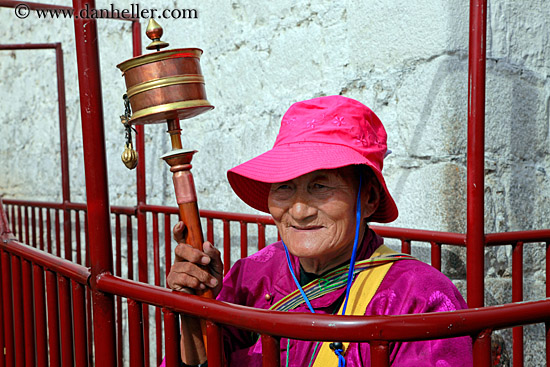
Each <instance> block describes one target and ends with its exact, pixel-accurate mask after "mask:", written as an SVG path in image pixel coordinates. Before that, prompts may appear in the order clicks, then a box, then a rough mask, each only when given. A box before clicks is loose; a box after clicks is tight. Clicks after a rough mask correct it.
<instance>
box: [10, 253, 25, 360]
mask: <svg viewBox="0 0 550 367" xmlns="http://www.w3.org/2000/svg"><path fill="white" fill-rule="evenodd" d="M11 276H12V291H13V329H14V342H15V365H16V366H24V365H25V326H24V325H25V324H24V321H23V284H22V281H21V259H20V258H19V257H18V256H12V257H11Z"/></svg>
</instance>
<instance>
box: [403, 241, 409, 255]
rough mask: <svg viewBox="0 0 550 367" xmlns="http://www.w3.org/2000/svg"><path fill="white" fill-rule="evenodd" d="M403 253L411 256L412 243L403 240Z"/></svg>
mask: <svg viewBox="0 0 550 367" xmlns="http://www.w3.org/2000/svg"><path fill="white" fill-rule="evenodd" d="M401 252H402V253H404V254H409V255H410V254H411V241H408V240H401Z"/></svg>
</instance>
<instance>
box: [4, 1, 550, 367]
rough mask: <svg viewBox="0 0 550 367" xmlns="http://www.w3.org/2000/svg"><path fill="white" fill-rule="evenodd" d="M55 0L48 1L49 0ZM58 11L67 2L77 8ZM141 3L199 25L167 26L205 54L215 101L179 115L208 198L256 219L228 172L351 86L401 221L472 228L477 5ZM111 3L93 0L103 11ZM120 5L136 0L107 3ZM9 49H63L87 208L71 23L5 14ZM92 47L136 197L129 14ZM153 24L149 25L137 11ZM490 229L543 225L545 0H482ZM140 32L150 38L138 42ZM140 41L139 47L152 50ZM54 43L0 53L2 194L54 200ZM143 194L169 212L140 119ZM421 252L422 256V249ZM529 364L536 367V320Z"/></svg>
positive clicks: (494, 293) (121, 174)
mask: <svg viewBox="0 0 550 367" xmlns="http://www.w3.org/2000/svg"><path fill="white" fill-rule="evenodd" d="M51 3H54V1H51ZM58 3H59V4H64V5H70V2H68V1H59V2H58ZM135 3H136V4H137V3H139V4H140V5H141V7H142V8H145V7H148V8H152V7H154V8H157V9H175V8H179V9H182V8H194V9H196V10H197V12H198V18H197V19H165V20H162V19H159V20H158V21H159V22H160V23H161V25H162V26H163V27H164V29H165V36H164V37H163V39H164V40H166V41H168V42H170V43H171V47H199V48H202V49H204V51H205V53H204V56H203V57H202V61H201V63H202V68H203V74H204V76H205V78H206V89H207V93H208V98H209V100H210V102H211V103H212V104H214V105H215V106H216V109H215V110H213V111H211V112H209V113H206V114H204V115H202V116H200V117H197V118H195V119H192V120H189V121H184V122H183V123H182V126H183V141H184V146H185V147H188V148H194V149H197V150H198V151H199V153H198V154H197V155H196V156H195V159H194V174H195V178H196V184H197V191H198V195H199V204H200V206H201V207H202V208H205V209H216V210H226V211H239V212H249V213H250V212H253V210H251V209H250V208H248V207H246V206H245V205H244V204H243V203H241V202H240V201H239V200H238V198H237V197H236V196H235V195H234V194H233V193H232V192H231V189H230V187H229V185H228V183H227V180H226V178H225V171H226V170H227V169H229V168H231V167H233V166H234V165H236V164H238V163H240V162H242V161H244V160H246V159H249V158H251V157H253V156H255V155H257V154H259V153H262V152H264V151H265V150H267V149H269V148H270V147H271V146H272V144H273V142H274V140H275V136H276V133H277V130H278V125H279V122H280V118H281V116H282V114H283V113H284V112H285V110H286V109H287V108H288V106H289V105H290V104H291V103H293V102H295V101H298V100H303V99H308V98H312V97H316V96H321V95H330V94H343V95H345V96H348V97H352V98H356V99H358V100H360V101H362V102H364V103H365V104H367V105H368V106H370V107H371V108H372V109H373V110H374V111H375V112H376V113H377V114H378V115H379V117H380V118H381V120H382V121H383V123H384V124H385V126H386V128H387V130H388V135H389V144H388V146H389V148H390V149H391V150H392V151H393V153H392V154H391V155H390V156H389V157H388V158H387V160H386V167H385V176H386V178H387V182H388V185H389V187H390V190H391V192H392V193H393V195H394V197H395V199H396V201H397V205H398V207H399V209H400V217H399V219H398V220H397V221H396V222H395V223H393V225H396V226H401V227H411V228H422V229H433V230H442V231H454V232H464V231H465V223H466V201H465V199H466V140H467V139H466V138H467V137H466V121H467V68H468V60H467V52H468V3H467V2H464V1H456V0H453V1H448V0H413V1H411V0H407V1H404V0H394V1H385V2H381V1H372V0H368V1H351V0H349V1H340V2H334V1H328V0H323V1H315V2H312V1H298V2H296V1H290V0H282V1H276V2H275V1H272V2H259V1H256V2H251V1H237V0H233V1H228V0H224V1H187V2H178V1H156V2H154V5H152V4H151V2H142V1H136V2H135ZM109 5H110V3H107V2H105V1H98V2H97V7H98V8H101V7H103V8H108V7H109ZM114 6H115V8H118V9H124V8H128V5H127V4H126V3H124V2H121V1H116V2H114ZM0 19H2V20H3V22H2V24H3V25H2V29H4V30H5V31H4V32H3V37H2V41H1V42H2V43H23V42H29V41H31V42H62V43H63V48H64V61H65V66H66V71H65V77H66V84H67V85H66V86H67V104H68V110H67V115H68V120H69V121H68V125H69V126H68V130H69V144H70V168H71V187H72V199H73V201H84V199H85V189H84V170H83V159H82V141H81V127H80V122H79V115H80V109H79V104H78V103H79V102H78V101H79V94H78V82H77V71H76V67H75V63H76V56H75V50H74V38H73V37H74V36H73V33H74V28H73V22H72V20H69V19H55V20H52V19H49V20H45V19H37V18H36V16H34V14H32V13H31V15H30V16H29V17H28V18H26V19H18V18H17V17H16V16H15V14H14V11H13V10H12V9H0ZM98 24H99V29H100V31H99V43H100V47H101V68H102V71H101V72H102V75H101V77H102V85H103V101H104V116H105V131H106V144H107V161H108V166H109V183H110V198H111V202H112V204H115V205H133V204H134V203H135V174H134V172H130V171H128V170H127V169H126V168H125V167H124V166H123V165H122V163H121V162H120V154H121V152H122V149H123V144H124V131H123V129H122V127H121V124H120V121H119V117H118V116H119V115H120V114H121V113H122V112H123V104H122V100H121V96H122V94H123V93H124V92H125V87H124V82H123V79H122V77H121V75H120V72H119V70H118V69H117V68H116V65H117V64H118V63H120V62H122V61H124V60H126V59H128V58H131V56H132V51H131V40H130V36H131V34H130V23H129V22H120V21H115V20H100V21H98ZM142 25H143V28H145V25H146V20H142ZM487 36H488V37H487V58H488V61H487V103H486V106H487V111H486V124H487V126H486V133H487V135H486V183H485V194H486V195H485V200H486V203H485V229H486V231H487V232H495V231H514V230H528V229H540V228H548V227H549V225H550V219H549V218H550V215H549V214H550V205H549V204H548V202H549V197H550V185H549V173H550V158H549V155H548V152H549V149H550V136H549V123H550V122H549V115H548V112H549V105H550V83H549V75H550V47H549V43H550V40H549V37H550V7H549V6H548V4H547V2H546V1H544V0H527V1H521V2H518V1H510V0H495V1H490V2H489V9H488V35H487ZM144 38H145V37H144ZM145 42H146V41H145V40H144V44H145ZM54 73H55V64H54V53H53V51H14V52H12V51H2V52H0V101H1V102H0V103H1V104H0V106H1V112H2V113H1V116H2V117H1V121H0V138H1V142H2V143H1V144H0V161H1V164H0V195H2V196H4V197H6V198H26V199H35V200H48V201H59V200H60V199H61V183H60V171H59V163H60V159H59V136H58V128H57V106H56V101H57V97H56V86H55V75H54ZM145 133H146V137H145V141H146V146H147V156H146V161H147V162H146V165H147V173H148V177H147V192H148V202H149V203H153V204H164V205H174V203H175V201H174V197H173V193H172V184H171V178H170V174H169V172H168V170H167V167H166V166H165V164H164V162H162V161H160V159H159V157H160V155H162V154H163V153H165V152H166V151H168V150H169V141H168V137H167V134H166V133H165V127H164V126H159V125H155V126H147V127H146V129H145ZM415 251H418V255H419V256H421V257H423V256H424V255H423V254H424V253H426V251H425V249H423V248H421V247H419V248H418V250H415ZM542 256H543V248H542V246H538V245H537V246H528V248H527V250H526V253H525V262H526V265H525V268H526V272H525V281H526V287H525V288H526V289H525V296H526V298H527V299H539V298H542V297H544V284H545V274H544V268H543V264H544V263H543V261H542V258H541V257H542ZM444 259H445V266H444V268H445V272H446V274H448V275H449V276H451V277H452V278H453V279H455V281H456V283H457V285H458V286H459V287H460V288H461V289H462V290H464V281H463V279H464V278H465V266H464V257H463V253H462V252H460V251H457V250H453V249H448V248H447V249H445V250H444ZM486 265H487V266H486V268H487V280H486V284H487V287H488V292H487V303H488V304H495V303H503V302H509V301H511V291H510V289H511V287H510V274H511V251H510V248H509V247H503V248H498V249H491V250H488V251H487V254H486ZM526 335H527V337H528V338H530V339H529V340H530V341H529V342H528V343H526V344H527V345H528V353H527V356H526V363H527V365H538V363H537V362H536V353H535V352H532V351H531V349H530V348H531V346H535V347H538V346H539V345H542V340H543V339H542V338H543V336H542V335H543V331H542V329H541V328H540V327H534V328H529V329H528V330H527V333H526ZM506 337H507V338H508V340H509V333H508V334H507V336H506Z"/></svg>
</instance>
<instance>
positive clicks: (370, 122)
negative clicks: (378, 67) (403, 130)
mask: <svg viewBox="0 0 550 367" xmlns="http://www.w3.org/2000/svg"><path fill="white" fill-rule="evenodd" d="M386 141H387V135H386V130H385V129H384V126H383V125H382V122H381V121H380V119H379V118H378V117H377V116H376V115H375V114H374V112H372V110H371V109H370V108H368V107H367V106H365V105H364V104H362V103H360V102H358V101H356V100H354V99H351V98H347V97H343V96H328V97H319V98H314V99H310V100H307V101H302V102H297V103H294V104H293V105H292V106H290V108H289V109H288V111H287V112H286V113H285V115H284V116H283V118H282V120H281V127H280V130H279V134H278V135H277V139H276V140H275V145H274V147H277V146H281V145H285V144H303V143H319V144H338V145H343V146H346V147H349V148H351V149H354V150H355V151H357V152H358V153H360V154H361V155H363V156H364V157H367V158H369V160H370V161H371V162H372V163H374V164H377V165H378V168H379V170H381V169H382V165H383V160H384V155H385V154H386V151H387V143H386Z"/></svg>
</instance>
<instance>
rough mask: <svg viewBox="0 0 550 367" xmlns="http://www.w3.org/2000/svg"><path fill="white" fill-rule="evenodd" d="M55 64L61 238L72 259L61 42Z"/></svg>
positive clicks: (57, 47)
mask: <svg viewBox="0 0 550 367" xmlns="http://www.w3.org/2000/svg"><path fill="white" fill-rule="evenodd" d="M55 65H56V68H57V73H56V74H57V98H58V103H57V106H58V113H59V146H60V153H61V189H62V195H63V239H64V245H65V259H67V260H72V246H71V242H72V241H71V212H70V211H69V210H68V209H67V208H66V207H65V206H66V205H67V203H70V202H71V189H70V184H69V144H68V139H67V107H66V99H65V70H64V67H63V49H62V48H61V43H56V44H55Z"/></svg>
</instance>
